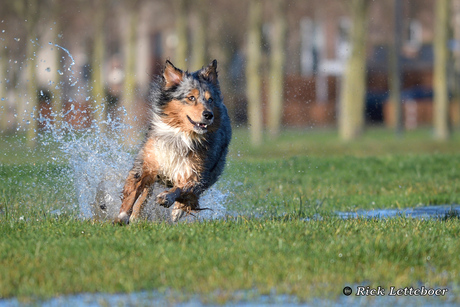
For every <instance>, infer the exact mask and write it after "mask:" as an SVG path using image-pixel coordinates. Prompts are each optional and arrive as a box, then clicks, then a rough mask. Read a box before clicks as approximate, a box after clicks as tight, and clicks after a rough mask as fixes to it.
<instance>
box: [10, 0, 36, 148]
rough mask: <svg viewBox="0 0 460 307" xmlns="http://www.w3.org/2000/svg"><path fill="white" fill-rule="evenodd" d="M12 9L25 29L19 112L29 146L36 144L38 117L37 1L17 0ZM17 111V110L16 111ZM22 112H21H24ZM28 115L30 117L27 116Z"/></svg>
mask: <svg viewBox="0 0 460 307" xmlns="http://www.w3.org/2000/svg"><path fill="white" fill-rule="evenodd" d="M12 5H13V9H14V11H15V12H16V14H17V15H18V17H19V18H20V19H22V20H24V21H25V22H24V26H25V30H26V39H25V43H26V62H25V63H26V100H25V101H22V100H21V99H20V100H19V103H20V104H21V105H20V106H19V109H20V111H21V112H20V113H22V110H24V111H25V112H24V113H25V116H26V117H25V118H24V120H25V121H26V123H28V124H27V126H26V138H27V144H28V145H29V146H35V145H36V136H37V118H38V109H39V105H38V93H37V73H36V68H35V66H36V65H37V64H36V62H35V59H36V58H35V57H36V53H37V50H38V45H37V36H38V33H37V29H38V27H37V22H38V16H39V8H40V7H39V3H38V1H37V0H18V1H14V3H13V4H12ZM18 113H19V112H18ZM24 113H23V114H24ZM29 116H30V117H29Z"/></svg>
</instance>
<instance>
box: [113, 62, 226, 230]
mask: <svg viewBox="0 0 460 307" xmlns="http://www.w3.org/2000/svg"><path fill="white" fill-rule="evenodd" d="M216 69H217V61H216V60H214V61H213V62H212V63H211V64H209V65H208V66H207V67H204V68H202V69H201V70H198V71H196V72H193V73H189V72H187V71H182V70H180V69H178V68H176V67H174V65H173V64H172V63H171V62H169V61H166V65H165V68H164V71H163V74H162V76H160V77H158V78H157V80H156V81H155V82H153V84H152V89H151V92H150V96H149V101H150V103H151V107H152V112H151V119H150V122H149V127H148V132H147V134H146V137H145V140H144V142H143V144H142V146H141V149H140V151H139V153H138V154H137V157H136V159H135V161H134V166H133V168H132V169H131V170H130V171H129V174H128V177H127V179H126V181H125V184H124V188H123V194H122V204H121V208H120V213H119V215H118V217H117V218H116V219H115V222H116V223H119V224H128V223H129V222H132V221H134V220H136V219H138V218H139V216H140V213H141V211H142V209H143V206H144V204H145V203H146V202H147V201H148V199H149V198H151V197H156V198H155V202H156V204H157V205H160V206H164V207H168V208H169V207H171V206H173V207H172V211H171V218H172V220H173V221H177V220H179V219H180V218H181V217H182V216H183V215H184V214H185V213H192V214H193V212H194V211H198V210H201V208H200V205H199V198H200V195H201V194H202V193H203V192H204V191H205V190H206V189H208V188H209V187H210V186H212V185H213V184H214V183H215V182H216V181H217V179H218V178H219V176H220V175H221V174H222V171H223V170H224V166H225V160H226V156H227V152H228V145H229V143H230V139H231V133H232V132H231V126H230V119H229V117H228V114H227V109H226V107H225V105H224V103H223V98H222V94H221V91H220V87H219V82H218V80H217V70H216ZM158 184H159V185H160V186H162V187H163V189H165V190H164V191H163V192H161V193H159V194H157V195H153V194H155V192H156V191H157V189H153V186H154V185H155V186H158Z"/></svg>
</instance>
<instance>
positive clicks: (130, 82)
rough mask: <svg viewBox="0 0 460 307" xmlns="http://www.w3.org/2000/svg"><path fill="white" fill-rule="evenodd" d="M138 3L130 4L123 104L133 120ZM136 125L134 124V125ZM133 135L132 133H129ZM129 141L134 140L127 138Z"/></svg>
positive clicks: (135, 96)
mask: <svg viewBox="0 0 460 307" xmlns="http://www.w3.org/2000/svg"><path fill="white" fill-rule="evenodd" d="M136 4H137V3H131V4H128V5H130V6H129V9H128V16H127V17H128V29H127V33H126V34H127V35H126V36H125V43H124V47H125V65H124V66H125V79H124V83H123V93H122V95H123V97H122V101H123V105H124V106H125V107H126V109H127V110H128V114H129V117H130V118H129V119H130V120H132V119H133V118H134V116H135V114H134V112H135V105H136V98H137V95H136V89H137V84H136V55H137V52H136V51H137V25H138V18H139V11H138V6H137V5H136ZM132 126H133V127H134V125H132ZM129 134H130V135H132V133H129ZM126 139H127V140H128V143H130V142H131V141H132V140H131V139H130V138H129V137H128V138H126Z"/></svg>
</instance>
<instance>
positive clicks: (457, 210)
mask: <svg viewBox="0 0 460 307" xmlns="http://www.w3.org/2000/svg"><path fill="white" fill-rule="evenodd" d="M335 213H336V214H337V215H338V216H339V217H341V218H343V219H356V218H391V217H399V216H402V217H409V218H419V219H431V218H438V219H439V218H445V217H446V216H460V205H437V206H426V207H416V208H405V209H372V210H357V211H356V212H340V211H336V212H335Z"/></svg>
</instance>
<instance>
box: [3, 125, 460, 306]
mask: <svg viewBox="0 0 460 307" xmlns="http://www.w3.org/2000/svg"><path fill="white" fill-rule="evenodd" d="M315 133H319V134H321V133H325V135H322V136H318V134H313V135H309V134H304V135H303V136H301V135H300V134H297V132H292V133H291V134H286V135H284V136H283V137H282V139H281V140H280V144H291V145H292V148H299V149H298V150H297V149H296V150H292V151H290V149H289V148H288V147H286V146H287V145H281V146H282V147H281V148H276V147H273V148H274V149H273V152H271V151H269V150H268V149H265V153H266V156H267V157H269V158H268V159H263V156H262V154H261V152H259V150H262V149H244V148H243V147H242V146H240V145H239V144H238V142H239V141H240V140H241V139H242V138H244V137H245V136H244V135H243V134H242V133H241V131H237V133H236V139H235V140H234V142H233V143H234V144H235V145H234V146H235V147H234V148H233V149H232V154H231V159H230V161H229V165H228V167H227V169H226V172H225V174H224V176H223V178H222V179H221V180H220V181H219V182H218V184H217V187H216V188H217V189H218V190H220V191H222V193H224V194H225V195H227V194H228V197H227V198H226V201H225V204H224V205H225V207H226V208H227V211H228V213H229V216H228V217H227V218H225V219H219V220H204V221H202V222H200V223H179V224H176V225H171V224H167V223H147V222H141V223H139V224H135V225H131V226H129V227H114V226H113V225H112V224H111V223H110V222H95V221H93V220H91V219H89V220H85V219H81V218H80V217H79V208H78V200H79V198H78V196H77V195H76V194H77V192H76V188H75V173H74V169H73V168H72V167H71V165H70V164H68V163H67V162H66V161H65V160H63V159H58V160H57V161H49V160H46V159H45V157H46V156H43V154H46V152H48V153H49V151H50V150H55V147H54V146H51V145H46V146H48V147H44V148H38V149H37V151H36V152H40V153H41V154H39V155H38V154H32V153H28V152H27V150H26V148H25V147H23V146H22V143H21V140H15V141H14V142H13V141H11V140H9V141H6V139H3V140H2V141H3V142H6V145H7V146H0V159H1V160H0V163H1V164H0V192H1V193H0V237H1V238H2V239H1V240H0V298H3V299H4V298H11V297H17V298H19V299H20V301H28V300H30V299H35V298H49V297H56V296H60V295H68V294H76V293H127V292H129V293H131V292H139V291H150V290H153V291H158V292H159V293H170V291H172V292H173V293H181V295H183V296H180V297H182V298H180V299H179V301H187V300H188V299H189V298H190V297H194V295H200V299H201V301H202V302H211V303H223V302H228V301H232V300H233V299H235V293H238V291H257V293H258V294H260V295H278V294H283V295H284V294H286V295H291V296H293V297H296V298H298V299H299V300H300V301H309V300H311V299H315V298H327V299H332V300H335V299H338V298H342V297H343V294H342V289H343V287H344V286H346V285H361V284H364V285H366V286H371V287H377V286H382V287H387V288H389V287H390V286H396V287H406V286H409V287H410V286H413V287H415V286H420V285H424V286H427V287H448V288H449V287H454V286H455V287H458V285H459V284H460V263H459V262H460V258H459V257H458V251H459V250H460V240H458V234H459V233H460V232H459V230H460V220H459V219H458V215H455V212H450V213H449V212H448V213H447V214H446V216H445V218H441V219H428V220H426V219H413V218H409V217H404V216H398V217H395V218H388V219H377V218H362V217H358V218H353V219H342V218H341V217H340V216H337V214H336V212H338V211H342V212H357V211H358V210H371V209H405V208H418V207H423V206H428V205H454V204H459V203H460V176H459V170H460V162H459V161H460V156H459V154H457V153H455V149H456V148H459V147H458V145H459V144H458V143H457V142H458V141H456V140H453V141H452V142H447V143H445V144H443V145H441V146H440V148H441V149H440V150H435V149H433V148H431V147H430V148H429V149H426V148H427V147H429V146H428V145H425V146H427V147H423V146H422V145H421V147H420V148H421V149H420V150H419V152H418V153H415V152H413V150H414V149H415V148H416V144H418V143H419V144H422V143H425V142H426V141H424V139H423V138H419V139H418V136H417V135H414V136H413V138H411V139H410V140H407V142H406V143H407V144H409V145H408V146H407V147H406V151H404V150H403V149H401V148H399V149H398V150H399V151H398V152H392V150H391V149H387V151H386V152H379V153H378V154H377V153H376V152H375V151H372V150H370V149H369V150H368V149H365V150H364V149H359V148H358V149H356V147H353V146H358V147H360V146H361V145H346V144H342V145H340V144H339V145H333V144H334V143H337V141H335V142H333V141H332V140H333V139H334V136H333V134H331V133H329V132H315ZM371 133H374V136H375V137H377V136H379V135H380V134H381V133H382V132H381V131H376V132H371ZM380 137H382V136H381V135H380ZM388 139H389V136H388ZM286 140H287V141H286ZM11 142H13V144H12V143H11ZM15 142H16V143H15ZM304 142H305V143H304ZM385 142H387V141H386V139H385V138H382V140H381V141H380V143H383V144H385ZM388 142H389V144H391V142H394V141H392V140H391V141H388ZM398 142H399V141H398ZM417 142H418V143H417ZM375 143H379V142H377V141H376V142H375ZM305 144H309V145H308V147H306V148H303V146H304V145H305ZM323 144H326V145H323ZM327 144H329V145H327ZM363 144H364V143H363ZM321 146H323V147H322V148H323V149H324V150H325V152H326V153H324V154H320V153H318V152H316V153H314V152H313V153H311V154H308V152H309V151H308V150H309V149H308V148H320V147H321ZM335 146H343V149H337V148H336V147H335ZM362 146H364V147H365V148H371V147H372V148H373V146H370V145H362ZM379 146H380V147H381V148H386V147H385V146H384V145H379ZM433 146H434V145H433ZM5 148H7V149H5ZM8 148H10V149H8ZM11 148H13V149H11ZM341 148H342V147H341ZM347 148H348V149H347ZM353 148H354V149H353ZM389 148H391V146H389ZM423 148H425V149H423ZM340 150H342V151H340ZM342 152H343V154H341V153H342ZM52 156H54V154H48V158H49V157H52ZM318 216H320V217H321V219H318V218H316V217H318ZM436 299H437V300H439V302H441V301H442V300H443V299H448V300H449V301H452V300H454V301H457V302H458V301H459V300H460V296H458V293H454V292H448V295H447V297H445V298H436Z"/></svg>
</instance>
